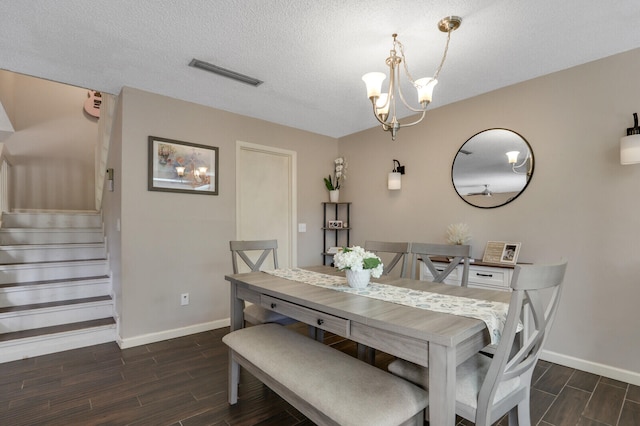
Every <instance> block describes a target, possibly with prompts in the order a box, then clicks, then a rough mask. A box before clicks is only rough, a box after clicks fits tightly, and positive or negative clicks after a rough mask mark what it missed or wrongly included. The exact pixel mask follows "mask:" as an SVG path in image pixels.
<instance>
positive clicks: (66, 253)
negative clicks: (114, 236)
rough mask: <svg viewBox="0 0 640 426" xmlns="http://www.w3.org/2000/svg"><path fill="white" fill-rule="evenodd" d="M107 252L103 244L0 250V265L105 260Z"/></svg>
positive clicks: (23, 247)
mask: <svg viewBox="0 0 640 426" xmlns="http://www.w3.org/2000/svg"><path fill="white" fill-rule="evenodd" d="M106 257H107V251H106V248H105V246H104V244H100V245H95V246H88V245H78V246H75V247H74V246H71V247H50V248H46V247H44V248H41V247H38V248H36V247H29V246H21V247H19V248H1V247H0V264H2V265H11V264H16V263H33V262H62V261H66V260H87V259H105V258H106Z"/></svg>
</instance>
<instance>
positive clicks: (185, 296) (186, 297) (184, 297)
mask: <svg viewBox="0 0 640 426" xmlns="http://www.w3.org/2000/svg"><path fill="white" fill-rule="evenodd" d="M180 304H181V305H182V306H185V305H188V304H189V293H182V294H181V295H180Z"/></svg>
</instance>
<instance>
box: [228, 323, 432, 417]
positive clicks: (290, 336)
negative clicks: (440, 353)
mask: <svg viewBox="0 0 640 426" xmlns="http://www.w3.org/2000/svg"><path fill="white" fill-rule="evenodd" d="M222 341H223V342H224V343H225V344H226V345H227V346H229V348H230V353H231V360H232V361H234V362H235V363H237V365H239V366H242V367H243V368H245V369H246V370H247V371H248V372H249V373H251V374H252V375H254V376H255V377H256V378H257V379H259V380H260V381H262V383H264V384H265V385H266V386H268V387H269V388H271V389H272V390H273V391H274V392H276V393H277V394H278V395H280V396H281V397H282V398H283V399H284V400H286V401H287V402H288V403H290V404H291V405H292V406H294V407H295V408H296V409H297V410H299V411H300V412H301V413H303V414H304V415H305V416H307V418H309V419H310V420H311V421H313V422H314V423H316V424H319V425H345V426H360V425H362V426H365V425H366V426H370V425H380V426H382V425H389V426H391V425H393V426H396V425H422V423H423V419H424V409H425V407H426V406H427V404H428V400H427V393H426V392H425V391H424V390H422V389H420V388H419V387H417V386H415V385H413V384H411V383H409V382H407V381H405V380H403V379H400V378H398V377H395V376H393V375H391V374H389V373H388V372H386V371H383V370H381V369H379V368H376V367H374V366H372V365H369V364H367V363H365V362H362V361H360V360H358V359H356V358H354V357H351V356H349V355H347V354H345V353H343V352H341V351H339V350H337V349H334V348H332V347H330V346H327V345H325V344H323V343H320V342H318V341H316V340H313V339H311V338H309V337H307V336H304V335H302V334H301V333H298V332H296V331H294V330H291V329H289V328H286V327H284V326H281V325H278V324H264V325H257V326H252V327H247V328H242V329H239V330H236V331H232V332H231V333H229V334H227V335H226V336H224V337H223V338H222ZM229 368H230V373H229V374H230V377H229V383H230V386H232V385H231V383H234V381H233V380H232V378H231V375H233V374H238V371H237V367H234V365H233V363H231V365H230V367H229ZM234 368H235V369H236V371H234ZM229 395H230V397H229V402H230V403H231V404H235V403H236V402H237V389H231V388H230V389H229Z"/></svg>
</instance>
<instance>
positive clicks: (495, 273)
mask: <svg viewBox="0 0 640 426" xmlns="http://www.w3.org/2000/svg"><path fill="white" fill-rule="evenodd" d="M433 264H434V265H435V267H436V269H438V270H439V271H442V270H444V268H445V267H446V266H447V265H448V261H447V260H446V259H444V258H443V259H442V261H438V262H436V261H434V262H433ZM462 267H463V265H462V264H460V265H458V266H457V267H456V269H454V270H453V271H451V274H449V276H448V277H447V279H446V280H445V283H446V284H452V285H460V284H461V280H462ZM512 276H513V265H497V264H495V263H484V262H482V261H481V260H479V259H474V260H473V262H472V263H471V264H470V265H469V287H473V288H486V289H489V290H504V291H509V290H510V284H511V277H512ZM420 279H421V280H423V281H431V280H432V279H433V276H432V275H431V272H430V271H429V269H428V268H427V267H425V266H424V263H422V262H420Z"/></svg>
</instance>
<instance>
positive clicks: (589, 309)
mask: <svg viewBox="0 0 640 426" xmlns="http://www.w3.org/2000/svg"><path fill="white" fill-rule="evenodd" d="M638 75H640V50H633V51H630V52H626V53H624V54H620V55H616V56H613V57H610V58H606V59H603V60H599V61H596V62H593V63H589V64H586V65H582V66H579V67H576V68H572V69H569V70H565V71H562V72H558V73H555V74H551V75H548V76H545V77H541V78H537V79H534V80H531V81H528V82H525V83H521V84H518V85H514V86H511V87H507V88H505V89H501V90H497V91H494V92H491V93H487V94H485V95H481V96H478V97H475V98H472V99H469V100H465V101H461V102H458V103H455V104H451V105H448V106H445V107H442V108H437V109H434V110H431V111H430V112H428V113H427V116H426V118H425V120H424V122H423V123H421V124H419V125H417V126H414V127H410V128H406V129H401V130H400V131H399V133H398V137H397V140H396V141H395V142H392V141H391V137H390V135H389V134H388V133H387V132H383V131H382V130H381V129H380V128H379V127H377V126H376V127H375V128H373V129H370V130H367V131H364V132H360V133H357V134H354V135H350V136H348V137H344V138H342V139H340V141H339V151H340V155H344V156H345V157H346V158H347V160H348V162H349V180H348V181H347V183H346V185H345V186H344V189H343V190H341V192H344V196H345V199H348V200H349V201H352V202H353V206H352V218H351V223H352V224H353V227H354V228H353V234H352V235H353V241H354V243H356V244H363V243H364V241H365V240H367V239H377V240H389V241H420V242H442V243H444V242H445V237H446V228H447V226H448V225H449V224H451V223H457V222H465V223H467V224H468V225H469V228H470V230H471V233H472V235H473V240H472V250H473V251H472V255H473V256H474V257H477V258H481V257H482V254H483V251H484V247H485V244H486V242H487V241H488V240H498V241H520V242H522V249H521V252H520V257H519V260H520V261H522V262H550V261H557V260H559V259H560V258H562V257H566V258H567V259H568V260H569V267H568V271H567V276H566V280H565V288H564V293H563V295H562V300H561V305H560V309H559V312H558V316H557V318H556V322H555V324H554V327H553V330H552V332H551V335H550V337H549V340H548V342H547V344H546V346H545V349H546V355H545V356H546V357H547V358H548V359H550V360H552V361H554V362H558V363H565V364H567V365H571V366H574V367H578V368H581V369H583V370H587V371H592V372H596V373H598V374H603V375H606V376H609V377H613V378H619V379H622V380H625V381H630V382H632V383H635V384H640V356H638V354H640V338H639V337H640V334H639V332H638V324H639V323H640V314H639V313H638V312H639V310H638V300H640V233H639V231H638V230H639V229H640V214H638V212H640V164H638V165H633V166H621V165H620V161H619V140H620V137H621V136H623V135H625V134H626V133H625V130H626V128H627V127H631V126H632V125H633V116H632V115H633V113H634V112H637V111H638V110H639V109H640V85H639V84H638ZM469 78H473V74H472V73H471V72H470V73H469ZM446 84H455V82H449V83H446ZM444 85H445V82H442V86H443V87H444ZM437 90H438V89H436V92H437ZM435 96H436V97H437V93H435ZM372 125H374V119H373V117H372ZM494 127H503V128H507V129H512V130H515V131H516V132H518V133H520V134H521V135H523V136H524V137H525V138H526V139H527V140H528V141H529V143H530V144H531V147H532V149H533V153H534V155H535V161H536V165H535V172H534V175H533V178H532V181H531V183H530V184H529V187H528V188H527V189H526V191H525V192H524V193H523V194H522V195H521V196H520V197H518V198H517V199H516V200H515V201H514V202H512V203H510V204H508V205H507V206H504V207H500V208H497V209H479V208H474V207H472V206H470V205H468V204H466V203H465V202H464V201H462V200H461V199H460V198H459V197H458V195H457V194H456V192H455V189H454V188H453V185H452V183H451V164H452V161H453V159H454V157H455V155H456V152H457V151H458V149H459V148H460V146H461V145H462V144H463V143H464V142H465V141H466V140H467V139H468V138H469V137H471V136H473V135H474V134H476V133H477V132H479V131H481V130H484V129H488V128H494ZM393 159H397V160H399V161H400V162H401V163H402V164H403V165H405V166H406V175H404V176H402V190H400V191H388V190H387V189H386V178H387V173H388V172H389V171H391V169H392V166H393V164H392V160H393Z"/></svg>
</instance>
